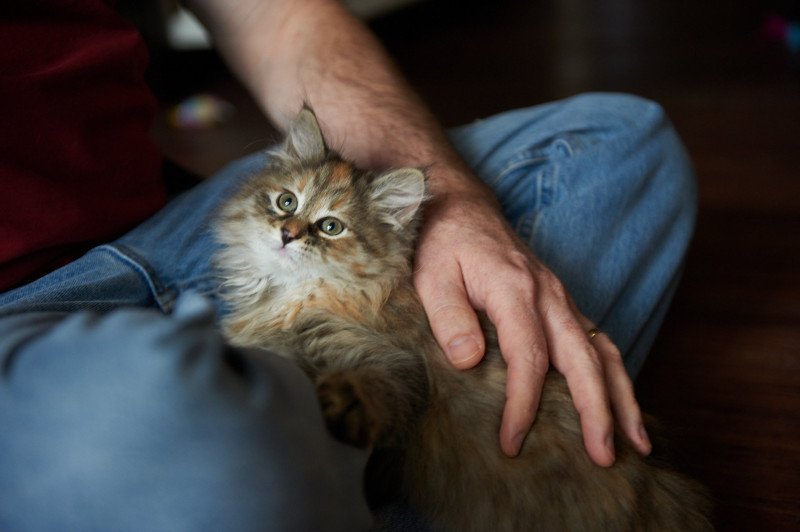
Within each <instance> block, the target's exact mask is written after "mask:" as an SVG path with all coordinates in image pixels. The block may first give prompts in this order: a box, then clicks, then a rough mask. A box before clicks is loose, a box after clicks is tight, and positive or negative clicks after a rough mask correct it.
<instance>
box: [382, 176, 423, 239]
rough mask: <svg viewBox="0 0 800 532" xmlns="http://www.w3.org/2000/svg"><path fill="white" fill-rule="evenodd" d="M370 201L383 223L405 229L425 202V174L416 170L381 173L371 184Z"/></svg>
mask: <svg viewBox="0 0 800 532" xmlns="http://www.w3.org/2000/svg"><path fill="white" fill-rule="evenodd" d="M372 199H373V200H374V201H375V204H376V205H377V207H378V208H379V209H380V210H381V214H382V217H383V220H384V221H385V222H387V223H389V224H391V225H393V226H395V227H398V228H400V227H405V226H406V225H408V223H409V222H410V221H411V220H413V219H414V216H415V215H416V214H417V211H418V210H419V208H420V206H421V205H422V202H423V201H425V174H424V173H423V172H422V170H419V169H417V168H401V169H399V170H390V171H388V172H386V173H383V174H381V175H379V176H378V177H377V178H376V179H375V180H374V181H373V182H372Z"/></svg>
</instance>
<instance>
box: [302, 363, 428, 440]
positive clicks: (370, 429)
mask: <svg viewBox="0 0 800 532" xmlns="http://www.w3.org/2000/svg"><path fill="white" fill-rule="evenodd" d="M403 395H404V394H403V393H402V392H401V391H400V390H399V389H398V388H397V384H396V383H395V382H393V381H392V380H391V379H389V378H387V375H386V374H385V373H384V372H383V371H381V370H378V369H375V368H354V369H345V370H340V371H335V372H332V373H328V374H325V375H322V376H320V377H319V379H318V380H317V397H318V398H319V402H320V407H321V408H322V414H323V416H324V417H325V423H326V425H327V427H328V430H329V431H330V432H331V434H332V435H333V436H334V437H335V438H336V439H338V440H340V441H343V442H345V443H349V444H352V445H355V446H358V447H375V446H390V445H392V444H395V443H397V441H398V439H399V438H400V437H402V435H403V434H404V433H405V432H406V431H407V429H408V427H409V425H410V423H411V416H412V410H413V407H412V405H411V404H410V403H409V401H408V398H407V397H404V396H403Z"/></svg>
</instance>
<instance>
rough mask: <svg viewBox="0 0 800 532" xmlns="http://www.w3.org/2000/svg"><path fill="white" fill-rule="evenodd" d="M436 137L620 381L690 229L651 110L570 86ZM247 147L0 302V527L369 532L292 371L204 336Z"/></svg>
mask: <svg viewBox="0 0 800 532" xmlns="http://www.w3.org/2000/svg"><path fill="white" fill-rule="evenodd" d="M451 138H452V140H453V143H454V144H455V145H456V147H457V148H458V149H459V151H460V152H461V153H462V154H463V156H464V157H465V158H466V160H467V162H468V163H469V164H470V165H471V166H472V167H473V168H474V169H475V171H476V172H477V173H478V174H479V175H480V176H481V177H482V178H483V179H484V180H485V181H486V182H487V183H488V184H489V185H490V186H491V187H492V188H493V189H494V190H495V191H496V193H497V195H498V197H499V198H500V200H501V203H502V205H503V209H504V211H505V215H506V216H507V217H508V219H509V221H510V222H511V223H512V224H513V226H514V227H515V228H516V229H517V231H518V232H519V234H520V235H521V237H522V238H523V239H525V241H526V242H528V243H529V244H530V245H531V246H532V248H533V249H534V250H535V252H536V254H537V255H538V256H539V257H540V258H541V259H542V260H543V261H544V262H545V263H546V264H548V265H549V266H550V267H551V268H552V269H553V270H554V272H555V273H556V274H557V275H558V276H559V277H560V278H561V280H562V281H563V282H564V283H565V285H566V287H567V289H568V290H569V292H570V293H571V294H572V296H573V297H574V299H575V300H576V302H577V303H578V305H579V307H580V308H581V309H582V311H583V312H584V313H585V314H587V315H588V316H589V317H590V318H591V319H593V320H594V321H595V322H597V323H598V324H599V326H600V327H601V328H603V330H604V331H607V332H608V333H609V334H610V335H611V336H612V337H613V338H614V340H615V341H616V343H617V345H618V346H619V347H620V349H621V350H622V352H623V354H624V356H625V362H626V366H627V368H628V370H629V371H630V373H631V374H632V375H635V374H636V372H637V371H638V370H639V368H640V367H641V365H642V363H643V361H644V359H645V357H646V354H647V351H648V349H649V347H650V345H651V344H652V342H653V340H654V337H655V334H656V332H657V330H658V327H659V325H660V324H661V321H662V319H663V317H664V314H665V312H666V309H667V306H668V303H669V300H670V298H671V296H672V294H673V291H674V289H675V285H676V283H677V280H678V276H679V271H680V268H681V264H682V260H683V257H684V254H685V252H686V248H687V245H688V242H689V239H690V236H691V233H692V228H693V224H694V214H695V203H696V198H695V184H694V178H693V174H692V170H691V166H690V163H689V160H688V157H687V155H686V153H685V151H684V149H683V147H682V146H681V144H680V141H679V140H678V138H677V136H676V135H675V133H674V131H673V130H672V128H671V126H670V124H669V122H668V120H667V119H666V118H665V116H664V113H663V112H662V110H661V109H660V108H659V107H658V106H657V105H656V104H653V103H651V102H647V101H645V100H641V99H638V98H635V97H630V96H623V95H609V94H590V95H583V96H578V97H574V98H571V99H569V100H564V101H561V102H556V103H552V104H547V105H542V106H537V107H533V108H530V109H524V110H518V111H512V112H509V113H505V114H502V115H498V116H495V117H493V118H490V119H487V120H484V121H479V122H477V123H474V124H471V125H468V126H465V127H462V128H459V129H456V130H453V131H452V132H451ZM263 157H264V156H263V155H255V156H250V157H246V158H244V159H242V160H239V161H237V162H234V163H233V164H231V165H230V166H228V167H227V168H226V169H224V170H223V171H221V172H220V173H219V174H218V175H216V176H215V177H213V178H212V179H209V180H207V181H205V182H203V183H202V184H200V185H199V186H197V187H195V188H193V189H192V190H190V191H188V192H186V193H185V194H183V195H182V196H179V197H178V198H176V199H175V200H174V201H172V202H171V203H170V204H169V205H168V206H166V207H165V208H164V209H163V210H162V211H161V212H160V213H158V214H157V215H156V216H154V217H153V218H152V219H150V220H148V221H146V222H145V223H143V224H142V225H141V226H139V227H138V228H136V229H134V230H133V231H132V232H130V233H129V234H127V235H125V236H124V237H122V238H120V239H119V240H117V241H115V242H112V243H109V244H107V245H103V246H100V247H97V248H95V249H93V250H92V251H90V252H89V253H87V254H86V255H85V256H84V257H82V258H80V259H78V260H76V261H74V262H73V263H71V264H69V265H67V266H65V267H63V268H61V269H59V270H57V271H55V272H53V273H51V274H49V275H47V276H45V277H43V278H41V279H39V280H38V281H35V282H33V283H31V284H29V285H27V286H23V287H21V288H18V289H16V290H12V291H10V292H6V293H5V294H2V295H0V427H1V428H0V530H4V531H5V530H8V531H14V530H95V529H97V530H100V529H102V530H165V531H166V530H169V531H179V530H193V531H197V530H218V529H224V530H358V529H366V528H368V527H369V526H370V524H369V523H370V516H369V514H368V511H367V508H366V505H365V502H364V499H363V496H362V494H361V475H362V473H363V468H364V464H365V460H366V456H365V454H364V453H363V452H362V451H358V450H355V449H352V448H350V447H347V446H344V445H341V444H339V443H337V442H335V441H333V440H332V439H331V438H330V437H329V436H328V435H327V434H326V432H325V430H324V425H323V422H322V419H321V416H320V413H319V411H318V408H317V406H316V399H315V396H314V392H313V388H312V386H311V385H310V383H309V382H308V381H307V380H306V379H305V377H304V376H303V375H302V374H301V373H300V371H299V370H298V369H297V368H296V367H294V366H293V365H292V364H291V363H289V362H287V361H285V360H283V359H281V358H280V357H278V356H276V355H273V354H270V353H266V352H262V351H257V350H234V349H231V348H229V347H227V346H226V345H225V343H224V341H223V340H222V338H221V337H220V334H219V332H218V331H217V329H216V328H215V316H218V315H220V314H222V313H224V312H225V309H224V305H223V304H222V303H221V302H220V301H219V299H218V298H217V295H216V283H215V280H214V275H213V272H212V268H211V264H210V257H211V255H212V254H213V252H214V249H215V247H216V244H215V243H214V241H213V239H212V237H211V234H210V232H209V225H210V222H211V220H212V219H213V216H214V213H215V210H216V208H217V206H218V205H219V204H220V202H221V201H222V200H224V198H226V197H227V196H228V195H229V194H230V192H231V191H232V190H233V189H234V188H235V187H236V186H237V184H238V183H239V182H241V181H242V180H243V179H245V178H247V176H248V175H251V174H252V173H253V172H254V171H256V170H257V169H258V168H260V167H261V166H262V165H263V163H264V158H263ZM403 519H404V520H407V519H408V516H407V515H406V516H404V517H403ZM404 522H405V524H409V523H408V521H404ZM396 524H397V517H396V514H391V513H388V514H384V515H383V518H382V525H383V526H385V527H391V526H395V525H396Z"/></svg>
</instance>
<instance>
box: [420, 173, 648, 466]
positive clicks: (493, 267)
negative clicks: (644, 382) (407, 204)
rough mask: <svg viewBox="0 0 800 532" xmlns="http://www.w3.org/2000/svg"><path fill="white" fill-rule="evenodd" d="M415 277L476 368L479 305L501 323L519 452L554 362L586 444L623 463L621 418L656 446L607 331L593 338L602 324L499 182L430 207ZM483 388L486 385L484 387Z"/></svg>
mask: <svg viewBox="0 0 800 532" xmlns="http://www.w3.org/2000/svg"><path fill="white" fill-rule="evenodd" d="M414 282H415V286H416V289H417V291H418V293H419V295H420V298H421V299H422V303H423V305H424V307H425V310H426V312H427V314H428V318H429V320H430V323H431V327H432V329H433V332H434V335H435V336H436V339H437V341H438V342H439V344H440V345H441V346H442V348H443V349H444V350H445V353H446V355H447V356H448V358H449V359H450V361H451V362H452V363H453V364H454V365H455V366H456V367H458V368H462V369H463V368H470V367H472V366H474V365H475V364H477V363H478V362H479V361H480V360H481V358H482V357H483V355H484V350H485V340H484V337H483V333H482V332H481V328H480V326H479V323H478V318H477V316H476V313H475V310H474V309H478V310H481V311H485V312H486V314H487V315H488V317H489V319H490V320H491V321H492V323H494V325H495V327H496V328H497V334H498V339H499V343H500V350H501V352H502V354H503V357H504V359H505V360H506V362H507V364H508V384H507V390H506V397H507V402H506V406H505V410H504V412H503V422H502V427H501V429H500V444H501V447H502V449H503V451H504V452H505V453H506V454H507V455H508V456H516V455H517V454H518V453H519V451H520V448H521V446H522V442H523V440H524V438H525V436H526V435H527V434H528V431H529V430H530V428H531V426H532V424H533V421H534V417H535V416H536V411H537V408H538V404H539V398H540V395H541V391H542V385H543V381H544V378H545V375H546V373H547V370H548V367H549V365H550V364H552V365H553V366H554V367H555V368H556V369H558V370H559V371H560V372H561V373H562V374H563V375H564V376H565V377H566V379H567V384H568V386H569V389H570V392H571V394H572V397H573V401H574V403H575V407H576V408H577V410H578V413H579V414H580V419H581V426H582V430H583V435H584V442H585V445H586V449H587V451H588V453H589V455H590V456H591V458H592V459H593V460H594V461H595V462H596V463H597V464H598V465H602V466H610V465H611V464H613V463H614V437H613V434H614V431H613V424H614V418H613V417H612V409H613V412H614V415H615V416H616V420H617V422H618V423H619V425H620V426H621V428H622V430H623V432H624V433H625V435H626V436H627V437H628V439H629V440H630V441H631V442H632V443H633V445H634V446H635V447H636V449H637V450H638V451H639V452H640V453H642V454H648V453H649V452H650V449H651V446H650V442H649V440H648V437H647V434H646V432H645V429H644V425H643V423H642V416H641V412H640V410H639V406H638V405H637V403H636V400H635V398H634V395H633V385H632V383H631V380H630V378H629V377H628V374H627V373H626V371H625V367H624V366H623V364H622V358H621V356H620V352H619V350H618V349H617V348H616V346H615V345H614V344H613V343H612V342H611V340H610V339H609V338H608V336H606V335H604V334H598V335H596V336H595V337H594V338H592V339H591V340H590V338H589V336H588V334H587V331H589V330H590V329H592V328H593V324H592V323H591V322H590V321H589V320H588V319H587V318H586V317H585V316H583V315H582V314H581V313H580V312H579V311H578V309H577V307H576V306H575V304H574V303H573V302H572V300H571V299H570V297H569V295H568V294H567V293H566V291H565V289H564V287H563V285H562V284H561V282H560V281H559V280H558V279H557V278H556V277H555V275H554V274H553V273H552V272H550V271H549V270H548V269H547V268H546V267H545V266H544V265H543V264H542V263H541V262H539V261H538V260H537V259H536V257H534V255H533V253H532V252H531V251H530V250H529V249H528V248H527V246H525V245H524V244H523V243H522V242H521V241H520V240H519V238H518V237H517V236H516V235H515V234H514V232H513V231H512V229H511V228H510V227H509V225H508V224H507V223H506V222H505V220H504V219H503V217H502V214H501V213H500V211H499V208H498V207H497V205H496V200H495V199H494V198H493V197H492V195H491V192H489V191H488V190H486V191H484V189H482V188H481V187H475V189H474V190H473V191H471V192H461V193H454V194H444V195H440V196H438V197H435V199H434V200H433V201H432V202H431V204H430V205H429V206H428V209H427V211H426V218H425V222H424V227H423V230H422V234H421V238H420V242H419V245H418V249H417V255H416V267H415V276H414ZM475 393H480V390H476V391H475Z"/></svg>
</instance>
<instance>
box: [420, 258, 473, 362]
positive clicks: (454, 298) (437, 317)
mask: <svg viewBox="0 0 800 532" xmlns="http://www.w3.org/2000/svg"><path fill="white" fill-rule="evenodd" d="M453 270H455V271H454V273H451V274H449V275H448V270H447V269H435V270H430V271H429V272H422V271H420V272H418V273H417V275H416V276H415V279H414V281H415V285H416V288H417V293H418V294H419V296H420V300H421V301H422V306H423V307H424V308H425V313H426V314H427V315H428V321H429V322H430V325H431V330H432V331H433V335H434V337H435V338H436V341H437V342H438V344H439V345H440V346H441V347H442V349H443V350H444V352H445V355H446V356H447V358H448V359H449V360H450V362H451V363H452V364H453V365H454V366H455V367H457V368H461V369H466V368H471V367H472V366H474V365H475V364H477V363H478V362H479V361H480V360H481V358H482V357H483V353H484V351H485V340H484V337H483V331H482V330H481V327H480V323H479V322H478V317H477V315H476V314H475V311H474V310H473V308H472V305H471V304H470V302H469V298H468V296H467V292H466V289H465V288H464V284H463V281H462V280H461V279H462V277H461V272H460V270H458V269H457V268H453Z"/></svg>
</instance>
